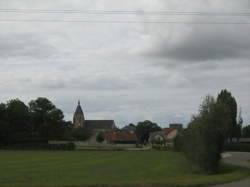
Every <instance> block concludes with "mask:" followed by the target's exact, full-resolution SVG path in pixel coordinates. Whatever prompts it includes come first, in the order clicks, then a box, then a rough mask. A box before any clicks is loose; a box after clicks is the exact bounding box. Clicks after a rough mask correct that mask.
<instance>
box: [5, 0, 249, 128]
mask: <svg viewBox="0 0 250 187" xmlns="http://www.w3.org/2000/svg"><path fill="white" fill-rule="evenodd" d="M0 8H1V9H46V10H47V9H49V10H65V9H72V10H76V9H77V10H79V9H80V10H130V11H131V10H135V11H160V10H170V11H187V12H188V11H189V12H190V11H191V12H197V11H202V12H246V11H248V12H249V11H250V1H249V0H238V1H236V0H193V1H190V0H167V1H166V0H136V1H134V0H126V1H124V0H120V1H118V0H84V1H83V0H53V1H51V0H40V1H39V0H36V1H34V0H22V1H20V0H0ZM6 19H15V20H16V19H26V20H27V19H33V20H34V19H36V20H42V19H43V20H51V19H60V20H62V19H63V20H90V21H91V20H104V21H138V22H143V21H155V20H157V21H159V20H160V21H182V22H250V17H240V16H231V17H229V16H217V17H215V16H165V17H164V16H142V15H84V14H32V13H25V14H20V13H6V12H0V20H6ZM249 33H250V25H236V24H227V25H218V24H217V25H215V24H208V25H206V24H195V25H191V24H173V23H168V24H153V23H147V24H146V23H120V24H118V23H116V24H115V23H80V22H78V23H69V22H67V23H65V22H0V85H1V86H0V102H6V101H7V100H9V99H13V98H19V99H21V100H23V101H25V102H26V103H27V102H28V101H30V100H31V99H35V98H37V97H40V96H42V97H47V98H49V99H50V100H51V101H52V102H53V103H55V104H56V106H57V107H58V108H61V109H62V110H63V112H64V113H65V116H66V119H67V120H71V119H72V115H73V112H74V110H75V107H76V104H77V100H78V99H80V100H81V104H82V108H83V111H84V113H85V117H86V118H87V119H114V120H115V122H116V124H117V125H118V126H120V127H121V126H123V125H126V124H127V123H130V122H133V123H137V122H138V121H141V120H146V119H148V120H152V121H154V122H157V123H158V124H159V125H161V126H162V127H167V126H168V124H169V123H184V124H187V123H188V122H189V120H190V118H191V115H193V114H195V113H197V110H198V107H199V104H200V103H201V102H202V99H203V98H204V97H205V95H207V94H210V95H213V96H216V95H217V94H218V93H219V92H220V90H221V89H224V88H226V89H228V90H229V91H231V92H232V94H233V95H234V96H235V98H236V100H237V103H238V105H239V107H241V108H242V114H243V118H244V123H245V124H250V76H249V75H250V34H249Z"/></svg>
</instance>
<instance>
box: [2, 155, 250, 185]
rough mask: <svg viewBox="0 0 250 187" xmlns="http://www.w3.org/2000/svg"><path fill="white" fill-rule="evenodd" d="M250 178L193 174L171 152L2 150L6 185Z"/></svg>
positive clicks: (231, 172) (225, 169) (230, 170)
mask: <svg viewBox="0 0 250 187" xmlns="http://www.w3.org/2000/svg"><path fill="white" fill-rule="evenodd" d="M249 174H250V172H249V170H247V169H244V168H240V167H235V166H230V165H222V168H221V173H220V174H218V175H206V174H199V173H193V172H191V171H190V165H189V164H188V162H187V161H186V159H185V158H184V157H183V156H182V155H181V154H179V153H176V152H171V151H72V152H70V151H0V186H11V187H12V186H25V187H27V186H46V187H47V186H49V187H52V186H72V187H73V186H74V187H78V186H89V185H90V186H100V185H102V184H107V186H117V185H118V186H168V185H169V186H195V185H196V186H200V185H208V184H216V183H224V182H229V181H233V180H239V179H241V178H243V177H245V176H248V175H249Z"/></svg>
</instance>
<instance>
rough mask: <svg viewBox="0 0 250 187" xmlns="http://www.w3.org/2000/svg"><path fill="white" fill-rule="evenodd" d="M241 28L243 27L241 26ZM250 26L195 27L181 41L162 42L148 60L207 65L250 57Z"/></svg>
mask: <svg viewBox="0 0 250 187" xmlns="http://www.w3.org/2000/svg"><path fill="white" fill-rule="evenodd" d="M238 27H239V26H238ZM247 28H248V26H245V27H244V26H241V29H239V28H236V27H232V26H225V25H224V26H221V25H219V26H214V25H211V26H204V25H202V26H192V31H191V32H190V33H189V34H188V35H187V36H186V37H185V38H182V39H181V41H174V40H173V41H172V42H170V43H169V42H168V41H167V40H160V39H159V41H158V43H157V44H156V45H154V46H153V48H151V49H150V51H147V52H146V53H145V54H146V56H153V57H158V58H167V59H174V60H176V61H187V62H205V61H209V60H210V61H211V60H223V59H237V58H249V57H250V53H249V50H250V37H249V33H248V30H247Z"/></svg>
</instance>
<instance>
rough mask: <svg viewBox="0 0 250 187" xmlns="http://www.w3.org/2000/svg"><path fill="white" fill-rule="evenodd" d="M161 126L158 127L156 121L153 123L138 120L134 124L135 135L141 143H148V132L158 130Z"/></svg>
mask: <svg viewBox="0 0 250 187" xmlns="http://www.w3.org/2000/svg"><path fill="white" fill-rule="evenodd" d="M160 130H161V127H159V126H158V125H157V124H156V123H153V122H151V121H149V120H146V121H143V122H139V123H138V124H137V126H136V131H135V132H136V135H137V137H138V139H139V142H140V143H141V144H146V143H148V139H149V134H150V133H151V132H155V131H160Z"/></svg>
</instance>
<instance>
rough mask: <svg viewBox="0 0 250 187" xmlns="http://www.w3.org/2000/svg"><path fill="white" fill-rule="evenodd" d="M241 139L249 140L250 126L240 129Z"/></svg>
mask: <svg viewBox="0 0 250 187" xmlns="http://www.w3.org/2000/svg"><path fill="white" fill-rule="evenodd" d="M242 137H243V138H250V125H247V126H245V127H243V128H242Z"/></svg>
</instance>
